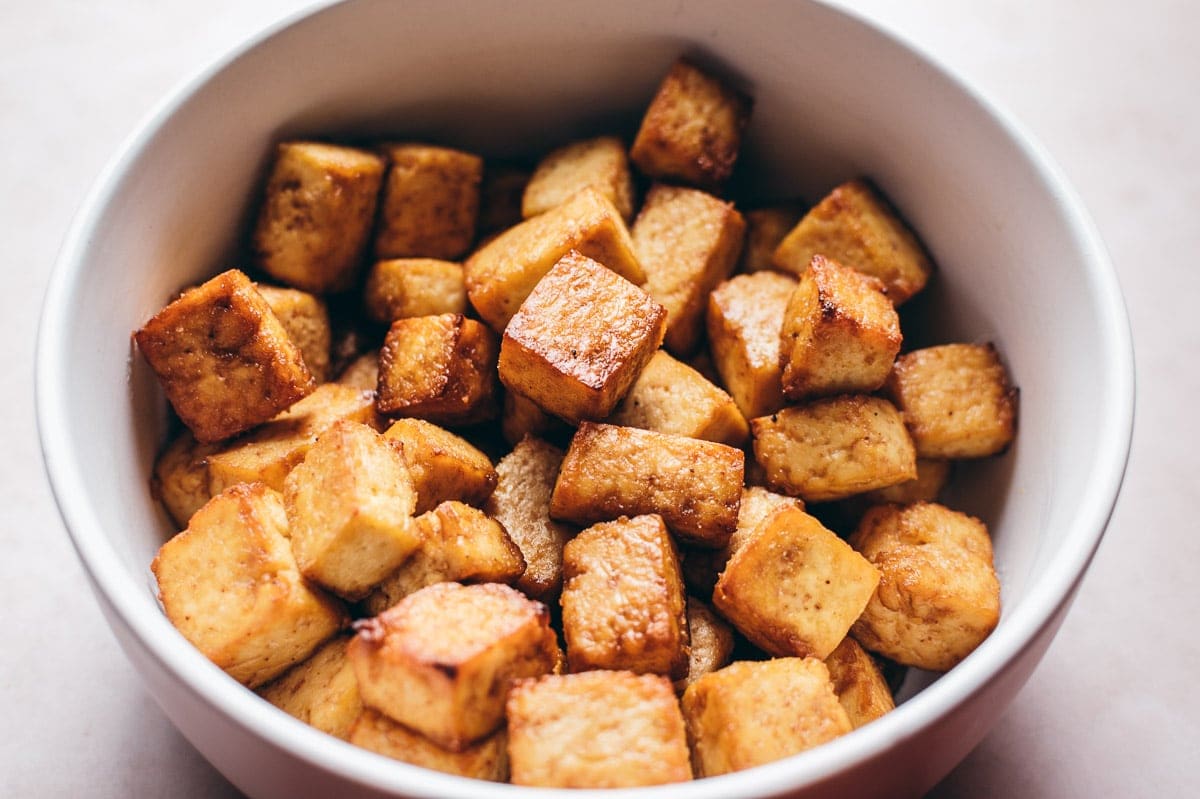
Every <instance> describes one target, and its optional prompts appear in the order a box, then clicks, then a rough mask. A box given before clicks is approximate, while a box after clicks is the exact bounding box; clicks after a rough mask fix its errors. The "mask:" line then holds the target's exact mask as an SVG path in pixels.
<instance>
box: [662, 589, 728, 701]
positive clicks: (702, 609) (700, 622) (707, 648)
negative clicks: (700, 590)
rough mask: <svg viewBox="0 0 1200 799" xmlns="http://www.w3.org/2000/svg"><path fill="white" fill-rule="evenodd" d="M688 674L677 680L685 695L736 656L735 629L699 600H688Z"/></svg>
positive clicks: (678, 687) (676, 687)
mask: <svg viewBox="0 0 1200 799" xmlns="http://www.w3.org/2000/svg"><path fill="white" fill-rule="evenodd" d="M687 623H688V646H689V650H688V672H687V676H686V677H684V678H683V679H682V680H676V681H675V690H677V691H680V692H682V691H683V690H684V689H685V688H687V687H688V686H689V685H691V684H692V683H694V682H695V681H696V680H698V679H700V678H701V677H703V676H704V675H705V674H708V673H710V672H714V671H717V670H718V669H723V668H725V667H726V666H728V665H729V661H730V660H731V659H732V657H733V643H734V641H733V628H732V627H730V626H729V625H728V624H727V623H726V622H725V620H724V619H722V618H721V617H720V616H718V615H717V614H716V613H714V612H713V609H712V608H710V607H709V606H708V605H706V604H704V603H703V602H701V601H700V600H699V599H696V598H695V597H688V600H687Z"/></svg>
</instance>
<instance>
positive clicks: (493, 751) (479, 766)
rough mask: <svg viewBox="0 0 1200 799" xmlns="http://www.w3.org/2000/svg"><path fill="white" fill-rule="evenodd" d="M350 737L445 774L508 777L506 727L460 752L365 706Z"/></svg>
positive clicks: (492, 778) (496, 779)
mask: <svg viewBox="0 0 1200 799" xmlns="http://www.w3.org/2000/svg"><path fill="white" fill-rule="evenodd" d="M349 741H350V743H352V744H354V745H355V746H361V747H362V748H363V749H370V750H371V751H372V752H375V753H376V754H380V755H384V756H386V757H390V758H392V759H393V760H400V761H403V762H405V763H412V764H413V765H414V766H421V767H423V768H429V769H433V770H434V771H442V772H445V773H446V774H456V775H458V776H459V777H472V778H474V779H477V780H490V781H491V782H505V781H506V780H507V779H508V751H507V746H506V744H507V736H506V735H505V732H504V730H500V731H499V732H496V733H495V734H493V735H490V736H488V737H487V738H484V739H483V740H482V741H480V742H479V743H477V744H473V745H471V746H468V747H466V748H465V749H463V750H462V751H461V752H454V751H451V750H449V749H443V748H442V747H440V746H438V745H437V744H436V743H434V742H433V741H431V740H429V739H428V738H426V737H425V736H423V735H421V734H419V733H416V732H413V731H412V730H410V729H408V728H407V727H405V726H404V725H403V724H397V723H396V722H394V721H392V720H391V719H389V718H388V717H387V716H385V715H383V714H382V713H380V712H378V711H375V710H371V709H370V708H366V709H365V710H363V712H362V714H361V715H360V716H359V717H358V718H357V719H356V720H355V721H354V726H353V728H352V729H351V730H350V736H349Z"/></svg>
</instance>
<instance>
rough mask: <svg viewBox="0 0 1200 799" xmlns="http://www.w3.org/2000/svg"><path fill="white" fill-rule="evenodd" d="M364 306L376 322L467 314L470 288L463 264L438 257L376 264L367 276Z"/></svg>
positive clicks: (387, 261)
mask: <svg viewBox="0 0 1200 799" xmlns="http://www.w3.org/2000/svg"><path fill="white" fill-rule="evenodd" d="M363 305H364V306H365V307H366V310H367V315H368V316H370V317H371V318H372V319H374V320H375V321H376V322H382V323H384V324H391V323H392V322H394V321H396V320H397V319H405V318H407V317H410V316H436V315H438V314H444V313H458V314H460V313H464V312H465V311H466V310H467V289H466V284H465V283H464V282H463V268H462V264H456V263H454V262H453V261H440V260H438V259H436V258H391V259H388V260H385V261H376V262H375V265H374V266H372V267H371V271H370V272H368V273H367V285H366V286H365V287H364V288H363Z"/></svg>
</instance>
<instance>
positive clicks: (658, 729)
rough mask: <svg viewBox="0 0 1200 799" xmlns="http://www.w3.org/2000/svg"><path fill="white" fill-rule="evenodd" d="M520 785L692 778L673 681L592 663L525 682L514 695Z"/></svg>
mask: <svg viewBox="0 0 1200 799" xmlns="http://www.w3.org/2000/svg"><path fill="white" fill-rule="evenodd" d="M508 756H509V762H510V766H511V779H512V782H513V784H515V785H530V786H542V787H557V788H626V787H635V786H640V785H662V784H665V783H671V782H684V781H687V780H690V779H691V778H692V770H691V766H690V764H689V762H688V746H687V737H686V734H685V731H684V724H683V718H682V716H681V715H680V712H679V704H678V703H677V702H676V700H675V694H674V692H673V691H672V690H671V683H670V682H668V681H667V680H666V679H664V678H663V677H659V676H655V675H649V674H644V675H636V674H632V673H630V672H627V671H589V672H584V673H582V674H566V675H561V676H559V675H551V676H547V677H542V678H540V679H537V680H523V681H521V682H519V683H517V684H516V685H515V686H514V687H513V689H512V692H511V693H510V694H509V697H508Z"/></svg>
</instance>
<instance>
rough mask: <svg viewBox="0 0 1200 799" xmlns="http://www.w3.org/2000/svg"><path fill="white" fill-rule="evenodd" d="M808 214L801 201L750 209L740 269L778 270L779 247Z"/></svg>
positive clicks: (747, 270)
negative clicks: (777, 255) (775, 257)
mask: <svg viewBox="0 0 1200 799" xmlns="http://www.w3.org/2000/svg"><path fill="white" fill-rule="evenodd" d="M803 215H804V214H803V213H802V211H801V210H800V206H799V205H798V204H785V205H773V206H770V207H767V208H756V209H754V210H752V211H746V212H745V213H744V214H743V216H744V217H745V218H746V243H745V246H743V247H742V257H741V259H740V260H739V261H738V271H739V272H745V273H750V272H761V271H763V270H766V269H774V268H775V263H774V261H773V260H772V259H773V257H774V255H775V248H776V247H778V246H779V242H781V241H783V237H784V236H786V235H787V234H788V233H789V232H790V231H791V229H792V228H794V227H795V226H796V223H797V222H799V221H800V217H802V216H803Z"/></svg>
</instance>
